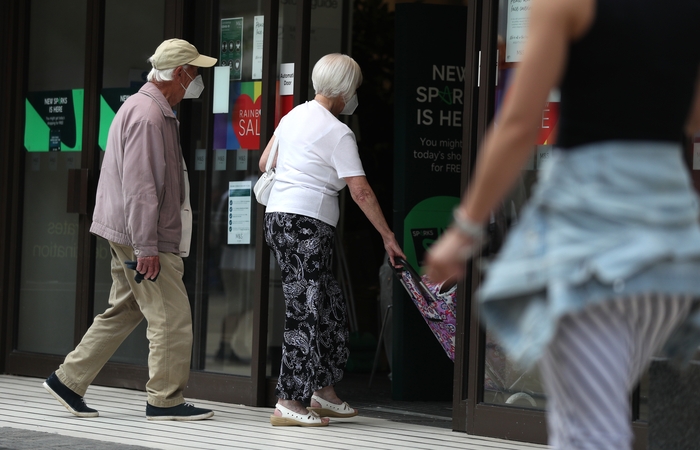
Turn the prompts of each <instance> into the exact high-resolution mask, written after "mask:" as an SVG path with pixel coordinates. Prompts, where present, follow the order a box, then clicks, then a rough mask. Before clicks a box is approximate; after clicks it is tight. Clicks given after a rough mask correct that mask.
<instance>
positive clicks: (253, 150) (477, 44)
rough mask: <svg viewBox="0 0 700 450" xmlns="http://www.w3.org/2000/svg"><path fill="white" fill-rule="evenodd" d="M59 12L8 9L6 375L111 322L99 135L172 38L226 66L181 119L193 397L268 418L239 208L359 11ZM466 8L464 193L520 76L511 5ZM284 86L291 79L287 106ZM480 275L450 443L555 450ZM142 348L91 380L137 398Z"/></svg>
mask: <svg viewBox="0 0 700 450" xmlns="http://www.w3.org/2000/svg"><path fill="white" fill-rule="evenodd" d="M65 1H66V2H67V1H68V0H65ZM63 3H64V2H56V1H49V0H18V1H16V2H3V5H2V6H1V8H2V17H3V19H2V20H3V23H2V25H3V26H2V27H1V28H2V57H3V61H7V62H8V64H6V65H4V67H2V68H1V69H0V70H1V72H0V76H1V78H0V87H2V93H0V94H1V95H2V110H1V116H0V118H1V119H2V120H1V123H0V145H2V148H0V171H1V172H0V213H1V215H2V217H3V219H2V222H0V238H1V240H0V258H2V260H1V261H0V265H1V266H2V267H1V268H0V295H1V296H2V298H1V302H0V306H1V308H0V323H2V326H0V329H2V332H1V333H0V356H1V357H0V372H3V373H12V374H19V375H26V376H36V377H44V376H46V375H48V374H49V373H51V371H53V370H54V369H55V368H56V367H57V366H58V364H60V362H61V361H62V359H63V357H64V356H65V354H66V353H67V352H69V351H70V350H71V349H72V348H73V347H74V346H75V344H76V343H77V342H78V341H79V340H80V337H81V336H82V334H83V333H84V332H85V330H86V329H87V328H88V326H89V324H90V322H91V320H92V317H93V316H94V315H95V314H97V313H99V312H101V311H102V310H104V309H105V307H106V299H107V292H108V290H109V287H110V284H111V279H110V275H109V254H108V252H107V244H106V242H105V241H104V240H101V239H99V238H95V237H94V236H92V235H90V234H89V232H88V229H89V225H90V212H91V210H92V207H93V205H92V202H93V199H94V193H95V189H96V182H97V176H98V172H99V166H100V163H101V159H102V155H103V154H104V142H105V138H106V130H107V129H108V126H109V122H110V120H111V118H110V117H111V116H113V114H114V112H115V111H116V110H117V109H118V107H119V105H120V104H121V102H123V100H124V99H125V98H126V96H128V95H130V94H131V93H133V92H135V91H136V90H137V89H138V87H139V86H140V84H141V83H142V82H143V76H144V74H145V73H146V72H147V71H148V69H149V65H148V63H147V62H146V59H147V58H148V57H149V56H150V54H151V53H152V51H153V49H154V48H155V47H156V46H157V45H158V44H159V43H160V42H161V41H162V40H163V39H165V38H169V37H175V36H179V37H183V38H185V39H188V40H190V41H191V42H193V43H194V44H195V45H196V46H197V47H198V48H199V49H200V51H201V52H203V53H207V54H211V55H213V56H216V57H217V58H219V59H220V60H221V62H222V63H223V62H225V65H226V66H227V67H228V69H224V68H223V67H218V68H216V69H205V70H203V71H202V75H203V77H204V81H205V85H206V90H205V93H204V94H203V96H202V98H201V99H198V100H194V101H188V100H186V101H184V102H183V103H182V104H181V105H180V106H179V107H178V108H177V114H178V117H179V118H180V120H181V122H182V143H183V152H184V154H185V157H186V161H187V165H188V167H189V168H190V182H191V186H192V203H193V208H194V211H195V228H194V235H193V238H194V239H193V248H192V256H191V257H190V258H188V259H187V261H186V268H185V284H186V286H187V289H188V292H189V294H190V298H191V303H192V311H193V319H194V325H195V330H194V331H195V343H194V349H193V356H194V358H193V363H192V375H191V378H190V384H189V387H188V395H190V396H192V397H198V398H205V399H215V400H219V401H227V402H237V403H244V404H249V405H258V406H261V405H268V406H269V405H272V404H274V398H273V397H274V393H273V389H274V383H275V375H276V373H277V371H278V370H279V367H278V365H277V364H278V363H275V361H279V360H280V352H281V336H280V330H281V329H282V323H283V320H284V316H283V310H284V301H283V296H282V293H281V286H280V282H279V275H278V271H277V269H276V266H275V263H274V261H271V259H270V255H269V252H268V251H267V248H266V246H265V245H264V243H263V238H262V236H261V232H260V231H261V228H260V226H259V224H260V223H261V219H262V215H263V209H262V208H261V207H259V206H258V205H257V203H255V201H254V200H253V199H252V197H250V196H248V197H247V199H244V198H242V197H241V196H239V195H238V194H237V193H238V192H240V191H241V190H243V191H245V190H246V189H249V188H250V186H252V184H254V182H255V180H256V179H257V177H258V176H259V170H258V169H257V165H258V160H259V158H260V155H261V153H262V149H263V148H264V145H265V143H266V142H267V141H268V139H269V137H270V136H271V134H272V131H273V130H274V126H275V125H276V123H277V122H278V121H279V118H280V117H281V116H282V115H283V114H284V113H286V112H287V111H288V110H289V109H290V108H291V107H292V106H293V105H295V104H298V103H299V102H301V101H304V100H306V99H308V98H310V90H309V89H310V83H309V75H310V68H311V66H312V65H313V63H314V62H315V61H316V60H317V59H318V58H319V57H320V56H321V55H323V54H326V53H329V52H347V53H350V54H352V52H351V49H350V48H349V42H350V41H351V40H350V39H349V36H350V33H349V28H350V27H349V23H350V10H351V2H350V0H339V1H334V2H323V6H321V7H315V8H312V2H311V1H310V0H306V1H301V0H296V1H294V0H282V1H280V2H277V1H273V0H265V1H262V2H258V1H252V0H251V1H241V0H218V1H213V0H212V1H192V0H158V1H149V2H138V1H136V0H128V1H127V0H80V1H75V0H70V6H71V7H70V8H67V7H63V6H65V5H63ZM466 5H467V25H466V27H467V37H466V39H467V46H466V59H465V61H466V67H465V70H464V93H463V102H464V114H463V117H464V120H463V138H462V142H463V146H462V154H461V188H462V189H463V188H464V187H465V186H466V182H467V180H468V179H469V176H470V171H471V168H472V166H473V160H474V155H475V154H476V148H477V144H478V142H479V140H480V138H481V136H483V134H484V132H485V129H486V127H487V125H488V123H489V121H490V120H491V119H492V117H493V116H494V114H495V112H496V111H497V109H498V105H499V103H500V100H501V99H502V97H503V95H504V93H505V90H506V89H507V85H508V78H509V76H510V75H511V72H512V70H513V69H514V68H515V67H517V45H518V43H517V42H512V41H508V40H507V39H505V38H504V36H506V35H507V34H510V33H507V31H508V27H509V26H511V27H512V26H515V25H517V24H518V23H521V22H522V21H521V20H520V19H519V18H518V17H517V16H515V15H510V16H509V14H508V11H510V6H511V2H510V1H509V0H482V1H473V2H466ZM513 49H515V52H516V53H515V56H513V55H512V54H511V53H509V52H510V51H511V50H513ZM271 55H274V56H271ZM289 64H293V66H291V65H289ZM223 65H224V64H222V66H223ZM283 74H284V76H283ZM280 79H282V80H294V82H293V85H292V86H291V88H292V89H291V91H287V90H285V88H286V87H289V86H285V85H284V83H283V85H282V86H280V85H279V82H280ZM226 92H227V94H225V93H226ZM215 93H216V94H215ZM215 98H216V99H221V98H224V101H223V102H221V101H214V99H215ZM226 99H227V100H228V101H226ZM550 100H551V103H550V108H549V109H548V110H547V111H545V113H544V114H543V126H542V133H541V136H540V137H541V141H538V142H537V143H536V145H538V146H539V147H538V150H537V152H536V155H537V156H536V157H535V158H534V159H533V161H532V163H531V164H530V165H529V166H528V167H527V168H526V170H524V171H523V177H522V183H521V184H520V190H519V191H517V192H514V193H513V195H512V196H511V197H510V198H509V199H508V202H507V205H504V208H503V210H502V211H499V212H498V214H497V215H496V216H497V217H498V218H499V219H500V220H501V221H502V223H504V224H509V223H512V222H513V221H514V220H515V218H516V217H515V216H514V215H513V214H514V213H515V214H516V215H517V211H519V208H520V206H521V205H522V202H523V201H524V200H525V199H526V198H527V196H528V195H529V187H530V186H531V185H532V183H533V182H534V180H536V177H537V167H538V161H539V160H540V159H544V158H546V157H547V154H548V153H547V152H548V147H547V146H548V145H549V143H550V142H551V138H552V136H550V135H549V133H550V132H551V131H552V129H553V128H554V127H555V125H556V108H557V96H556V93H553V94H552V97H551V98H550ZM71 133H72V134H71ZM51 150H60V151H51ZM538 158H539V159H538ZM246 202H247V203H246ZM242 205H243V206H244V207H245V208H248V210H247V211H248V214H244V215H243V216H244V218H243V219H240V220H238V221H235V223H232V222H230V221H229V218H228V214H227V213H228V211H229V208H232V207H233V206H235V207H236V208H241V206H242ZM483 256H484V257H485V256H488V255H483ZM479 265H480V264H479V261H478V260H477V261H476V263H475V264H473V265H471V266H470V277H468V279H467V281H466V282H463V283H461V284H460V285H459V288H458V294H457V296H458V330H457V339H456V348H457V351H456V355H455V365H454V373H453V377H452V379H453V395H452V398H453V406H454V408H453V428H454V429H455V430H459V431H466V432H468V433H470V434H479V435H486V436H494V437H505V438H509V439H513V440H523V441H528V442H544V441H545V440H546V431H545V425H544V413H543V408H544V406H545V404H546V397H545V396H544V395H543V393H542V389H541V386H540V385H539V379H538V377H537V373H536V371H533V372H523V371H521V370H518V368H517V367H513V366H512V365H511V364H510V363H509V362H508V360H507V359H505V358H503V357H502V356H501V355H500V354H499V353H498V348H497V346H496V344H495V343H494V342H492V340H491V339H490V334H489V331H488V330H483V329H482V328H481V326H480V323H479V317H478V311H476V310H473V309H472V307H471V302H470V299H471V293H472V292H473V290H474V288H475V287H476V286H478V283H479V278H480V273H479V271H478V269H477V268H478V266H479ZM259 299H265V300H264V301H260V300H259ZM139 327H145V324H141V325H140V326H139ZM147 349H148V344H147V341H146V338H145V332H144V331H143V330H137V331H136V332H134V333H133V334H132V336H131V337H129V338H128V340H127V341H126V342H125V343H124V345H123V346H122V347H121V348H120V349H119V351H118V352H117V353H116V354H115V355H114V356H113V358H112V359H111V360H110V362H109V363H108V364H107V366H106V367H105V369H104V370H103V371H102V373H101V374H100V375H99V377H98V378H97V380H96V381H95V382H96V383H97V384H103V385H110V386H117V387H129V388H135V389H143V385H144V383H145V381H146V379H147V376H148V372H147V367H146V358H147ZM406 375H407V376H410V374H406ZM647 385H648V383H647V382H646V378H645V380H643V382H642V388H641V389H639V390H637V391H636V392H635V395H634V396H633V398H632V400H631V403H632V411H633V419H634V420H635V422H634V428H635V432H636V434H637V439H636V445H637V448H646V424H645V420H646V419H647V417H646V416H645V414H646V413H645V398H646V397H647V392H646V390H647V388H646V386H647Z"/></svg>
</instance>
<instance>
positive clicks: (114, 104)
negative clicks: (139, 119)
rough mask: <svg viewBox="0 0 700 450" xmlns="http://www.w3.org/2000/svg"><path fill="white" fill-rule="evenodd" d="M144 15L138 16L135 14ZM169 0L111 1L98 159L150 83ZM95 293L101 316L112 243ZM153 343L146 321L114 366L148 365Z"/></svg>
mask: <svg viewBox="0 0 700 450" xmlns="http://www.w3.org/2000/svg"><path fill="white" fill-rule="evenodd" d="M134 11H139V14H134ZM164 16H165V0H151V1H148V2H142V1H139V0H106V2H105V27H104V33H105V36H104V70H103V75H102V90H101V94H100V121H99V139H98V145H99V158H100V166H101V165H102V164H101V163H102V158H103V157H104V152H105V147H106V143H107V134H108V132H109V126H110V125H111V123H112V119H114V115H115V114H116V112H117V110H118V109H119V107H120V106H121V105H122V103H124V101H125V100H126V99H127V98H128V97H129V96H130V95H132V94H134V93H136V92H137V91H138V90H139V89H140V88H141V86H143V84H144V83H145V82H146V75H148V72H149V71H150V69H151V65H150V64H149V63H148V61H147V60H148V58H149V57H150V56H151V55H152V54H153V52H154V51H155V49H156V47H158V45H159V44H160V43H161V42H162V41H163V39H164V35H165V31H164V28H165V27H164V23H163V21H162V20H160V21H159V20H153V18H162V17H164ZM96 241H97V242H96V246H97V250H96V254H95V289H94V301H93V305H94V306H93V309H94V313H95V314H100V313H102V312H103V311H104V310H106V309H107V307H108V303H107V301H108V299H109V291H110V288H111V286H112V277H111V274H110V261H111V255H110V250H109V243H108V242H107V240H105V239H103V238H101V237H97V238H96ZM147 358H148V340H147V339H146V321H143V322H141V323H140V324H139V326H138V327H137V328H136V329H135V330H134V331H133V332H132V333H131V335H129V337H127V338H126V340H125V341H124V343H122V345H121V346H120V347H119V349H118V350H117V351H116V353H115V354H114V356H113V357H112V358H111V359H110V361H112V362H122V363H131V364H139V365H144V366H145V365H146V364H147Z"/></svg>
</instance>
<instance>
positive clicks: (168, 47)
mask: <svg viewBox="0 0 700 450" xmlns="http://www.w3.org/2000/svg"><path fill="white" fill-rule="evenodd" d="M151 64H152V65H153V68H154V69H158V70H166V69H174V68H175V67H177V66H184V65H185V64H189V65H191V66H197V67H211V66H213V65H214V64H216V58H212V57H211V56H205V55H200V54H199V52H198V51H197V48H196V47H195V46H194V45H192V44H190V43H189V42H187V41H185V40H182V39H168V40H167V41H163V43H162V44H160V45H159V46H158V48H157V49H156V52H155V53H154V54H153V56H151Z"/></svg>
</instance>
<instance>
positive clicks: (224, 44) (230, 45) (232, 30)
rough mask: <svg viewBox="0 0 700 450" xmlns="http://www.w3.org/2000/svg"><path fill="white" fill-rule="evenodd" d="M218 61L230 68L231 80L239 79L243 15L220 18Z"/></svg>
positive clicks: (241, 63) (241, 59)
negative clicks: (219, 51) (219, 52)
mask: <svg viewBox="0 0 700 450" xmlns="http://www.w3.org/2000/svg"><path fill="white" fill-rule="evenodd" d="M219 61H220V64H221V65H222V66H229V67H230V68H231V81H236V80H240V79H241V72H242V68H243V17H235V18H231V19H221V55H220V57H219ZM261 78H262V74H261Z"/></svg>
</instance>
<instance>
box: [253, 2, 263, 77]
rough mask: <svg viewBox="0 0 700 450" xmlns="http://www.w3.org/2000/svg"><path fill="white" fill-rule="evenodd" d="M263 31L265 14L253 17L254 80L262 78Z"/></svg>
mask: <svg viewBox="0 0 700 450" xmlns="http://www.w3.org/2000/svg"><path fill="white" fill-rule="evenodd" d="M263 31H265V16H255V17H254V18H253V75H252V77H251V78H253V79H254V80H260V79H262V66H263Z"/></svg>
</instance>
